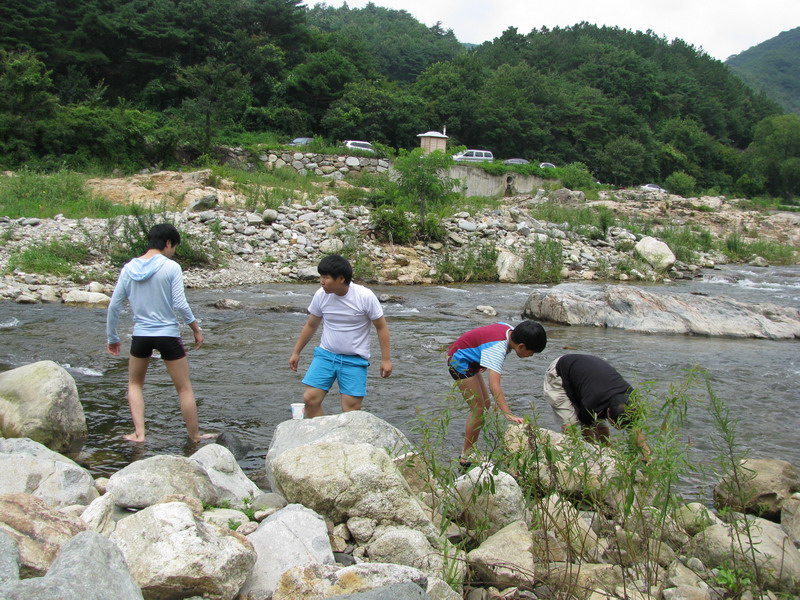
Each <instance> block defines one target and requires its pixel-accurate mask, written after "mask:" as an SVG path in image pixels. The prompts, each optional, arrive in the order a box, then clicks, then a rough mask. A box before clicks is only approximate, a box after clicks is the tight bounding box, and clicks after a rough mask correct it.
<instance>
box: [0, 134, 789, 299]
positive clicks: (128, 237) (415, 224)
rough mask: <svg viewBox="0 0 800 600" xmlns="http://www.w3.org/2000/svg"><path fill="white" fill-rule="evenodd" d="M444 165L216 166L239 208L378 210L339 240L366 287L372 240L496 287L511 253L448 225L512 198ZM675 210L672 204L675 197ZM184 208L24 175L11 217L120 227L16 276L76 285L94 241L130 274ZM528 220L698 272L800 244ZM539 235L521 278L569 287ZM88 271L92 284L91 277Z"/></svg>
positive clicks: (555, 209)
mask: <svg viewBox="0 0 800 600" xmlns="http://www.w3.org/2000/svg"><path fill="white" fill-rule="evenodd" d="M434 158H435V159H437V160H438V161H439V162H436V161H430V162H429V163H428V162H427V161H428V160H429V159H430V157H423V156H422V153H421V150H419V149H415V150H414V151H411V152H405V151H403V152H401V154H400V157H399V158H398V162H397V165H396V168H395V169H394V171H393V173H392V174H391V175H389V174H387V173H384V174H368V173H364V174H361V175H359V176H357V177H355V178H352V179H350V184H349V185H337V183H336V182H334V181H332V180H328V179H324V178H321V177H317V176H314V175H305V176H302V175H299V174H298V173H297V172H296V171H294V170H293V169H276V170H273V171H266V170H253V171H249V170H245V169H236V168H233V167H231V166H225V165H213V166H211V167H210V175H209V176H208V177H209V183H210V184H211V185H214V186H223V187H225V188H226V189H233V190H235V192H236V193H237V195H238V197H239V198H241V199H243V200H241V205H238V206H230V207H228V208H239V209H242V208H243V209H245V210H247V211H250V212H255V213H259V214H260V213H262V212H263V211H265V210H267V209H271V210H285V209H286V208H288V206H290V205H296V204H298V203H300V204H303V203H306V202H308V201H312V202H313V201H316V199H318V198H321V197H324V196H326V195H333V196H336V198H337V203H339V204H340V205H341V206H342V207H343V208H345V209H346V208H353V209H354V210H357V211H358V210H362V209H361V208H358V207H367V208H369V215H370V216H369V222H370V226H369V228H368V230H366V231H359V230H351V229H348V228H344V229H342V230H341V231H338V232H337V233H336V234H335V237H338V238H340V239H341V240H342V241H343V243H344V247H343V250H342V252H343V253H344V254H345V255H347V256H348V257H349V258H350V259H351V261H352V262H353V264H354V266H355V272H356V276H357V277H358V278H360V279H362V280H367V281H369V280H374V279H375V278H376V277H377V276H378V275H379V273H377V272H376V270H375V269H376V267H375V264H374V260H373V257H372V256H371V255H370V254H369V252H368V251H367V250H366V249H365V246H364V244H363V243H362V240H363V237H362V236H370V237H374V238H375V239H376V240H377V241H379V242H381V243H384V244H388V245H389V246H391V245H400V246H414V245H415V244H424V245H426V246H430V247H431V248H438V249H439V252H438V256H437V257H436V260H435V264H434V265H433V267H434V269H433V271H432V277H433V279H434V280H435V281H439V282H442V283H448V282H466V281H471V282H477V281H496V280H497V279H498V264H497V263H498V256H499V250H498V249H497V248H496V247H495V245H494V244H493V243H491V241H487V242H486V243H481V242H480V241H479V240H478V241H473V242H471V243H470V244H468V245H466V246H464V247H462V248H460V249H459V250H458V251H457V252H456V251H455V249H454V248H452V247H451V244H448V240H449V237H448V236H449V235H451V233H450V232H448V229H447V228H446V227H445V226H444V222H445V221H446V220H448V219H449V220H451V221H452V220H453V219H456V218H461V216H466V215H470V216H473V215H478V214H480V213H483V212H486V211H489V212H491V211H495V210H498V209H500V208H501V207H502V206H503V200H502V199H500V198H482V197H471V198H464V197H462V196H461V195H459V194H458V193H454V192H453V191H452V189H453V185H452V184H453V182H452V181H449V180H447V178H444V179H443V178H442V177H441V175H440V173H441V172H443V170H444V169H445V168H446V167H447V166H448V165H449V164H452V160H451V159H450V157H449V156H447V155H444V154H439V153H437V154H435V155H434ZM420 163H425V166H426V168H421V167H420ZM433 167H435V168H433ZM147 183H148V180H144V185H145V187H146V186H147ZM551 187H557V186H551ZM611 198H612V199H613V195H612V196H611ZM175 200H176V201H178V200H179V198H176V199H175ZM31 201H34V202H36V204H37V207H38V208H37V211H36V212H34V213H33V214H31V213H30V212H29V208H28V207H29V203H30V202H31ZM666 202H667V204H668V202H669V201H666ZM173 208H174V207H172V206H171V205H169V206H168V205H167V204H166V203H165V202H162V203H161V204H156V205H153V206H150V207H149V208H145V207H142V206H139V205H137V204H132V203H124V204H113V203H111V202H109V201H107V200H105V199H104V198H102V197H100V196H99V195H98V194H97V193H95V192H92V191H91V190H90V188H89V187H88V186H87V185H86V177H85V176H83V175H80V174H78V173H75V172H70V171H59V172H56V173H48V174H43V173H41V174H40V173H33V172H30V171H23V172H21V173H19V174H15V175H14V176H12V177H2V178H0V214H4V215H7V216H8V217H10V218H14V219H16V218H22V219H26V218H27V219H29V218H31V217H33V218H53V217H56V216H57V215H63V216H64V217H65V218H73V219H83V218H100V219H108V227H107V231H108V235H107V236H105V238H104V239H95V238H92V239H89V238H87V239H86V240H80V241H78V240H76V241H70V240H50V241H48V242H46V243H44V244H43V245H41V246H37V247H34V248H28V249H26V250H25V252H24V253H20V252H18V253H17V254H15V255H14V256H13V257H11V260H9V262H8V264H7V266H6V271H7V272H13V271H14V270H20V271H22V272H29V273H46V274H51V275H58V276H65V277H68V276H71V275H74V274H75V273H76V272H77V271H76V269H75V268H74V267H76V266H78V265H80V264H83V263H85V262H86V260H90V259H91V258H92V256H93V255H90V256H89V257H86V256H85V255H84V250H83V248H84V247H86V246H87V245H88V247H89V248H92V249H95V248H103V249H104V252H105V253H106V255H107V256H108V257H110V261H111V263H112V264H113V265H114V266H119V265H121V264H122V263H123V262H124V261H125V260H127V259H128V258H129V257H130V256H138V255H140V254H142V253H143V252H144V251H145V249H146V232H147V230H148V229H149V226H150V225H152V224H154V223H155V222H156V221H158V220H161V221H164V220H166V221H170V220H171V219H172V217H171V216H170V215H171V210H173ZM708 210H710V211H711V212H712V213H713V211H714V209H708ZM706 212H708V211H699V213H698V214H700V215H701V216H702V215H704V214H705V213H706ZM459 215H461V216H459ZM525 215H526V216H527V217H528V218H529V219H530V222H531V223H532V224H533V223H540V225H538V227H545V228H552V227H553V226H557V228H558V229H560V230H561V231H562V232H565V233H568V234H569V235H574V236H578V237H579V238H581V239H585V240H587V243H589V244H593V243H596V244H608V243H610V242H609V240H612V239H614V238H613V236H616V235H618V233H619V231H620V230H626V231H627V232H630V233H632V234H634V235H635V236H638V237H641V236H645V235H652V236H654V237H657V238H658V239H661V240H663V241H664V242H666V243H667V245H668V246H669V247H670V249H671V250H672V251H673V253H674V254H675V255H676V258H677V259H678V260H679V261H681V262H682V263H685V264H697V261H698V260H699V259H700V257H701V256H702V255H708V254H709V253H714V252H717V253H721V254H724V255H725V256H727V257H728V259H729V260H731V261H733V262H746V261H749V260H752V259H753V257H754V256H759V257H761V258H763V259H764V260H766V261H767V262H769V263H771V264H793V263H794V262H796V260H797V253H796V249H795V248H793V247H791V246H788V245H785V244H780V243H777V242H775V241H770V240H766V239H760V238H758V237H756V236H755V235H754V232H752V231H745V230H743V231H730V232H728V233H725V234H724V235H719V234H717V235H714V234H712V233H711V231H710V230H709V229H708V228H706V227H704V226H703V224H702V222H697V223H692V222H688V223H682V224H680V225H678V224H675V223H674V222H673V220H672V219H671V218H670V217H669V214H667V215H666V218H664V217H663V216H646V215H644V214H640V213H638V212H637V211H630V212H614V211H612V210H611V209H610V208H608V206H606V205H605V204H602V203H597V204H583V203H578V204H562V203H559V202H551V201H546V202H531V203H529V204H528V205H527V207H526V208H525ZM541 224H544V225H541ZM209 228H210V231H211V234H212V235H213V236H216V237H217V238H219V236H220V233H221V231H220V228H219V223H214V222H211V223H210V224H209ZM13 230H14V228H13V227H10V228H8V229H7V230H6V232H5V233H4V239H2V240H0V244H4V243H5V241H6V240H8V239H9V236H11V235H13ZM542 231H544V230H542ZM612 232H613V236H612ZM561 235H563V234H561ZM537 236H539V234H537ZM537 236H534V239H532V241H531V244H532V245H530V247H527V246H526V248H525V249H520V250H518V251H517V254H518V256H519V258H520V259H522V267H521V270H520V272H519V274H518V277H519V281H520V282H532V283H557V282H559V281H560V280H561V278H562V276H563V274H562V271H563V268H564V264H565V255H564V251H563V247H562V244H561V243H560V242H559V241H558V240H557V239H553V238H550V237H546V236H542V237H541V239H540V238H539V237H537ZM89 237H91V236H89ZM95 237H96V236H95ZM630 240H631V241H629V242H626V241H624V240H619V239H616V240H615V241H614V245H615V247H616V249H617V250H619V251H622V252H624V251H626V250H632V249H633V245H634V242H635V238H634V237H633V236H631V237H630ZM626 244H629V246H626ZM95 254H96V252H95ZM177 257H178V259H179V260H180V261H181V262H182V263H183V264H184V266H185V267H201V268H203V267H217V266H224V264H225V262H226V256H225V255H224V254H223V252H221V251H220V250H219V248H218V246H217V244H216V243H212V244H210V245H209V244H207V243H206V244H200V243H196V241H195V240H193V239H192V236H191V235H185V236H184V240H183V243H182V244H181V245H180V246H179V247H178V253H177ZM265 260H267V259H265ZM614 263H615V264H613V265H611V264H606V262H605V261H603V260H602V259H601V260H600V261H599V262H598V263H597V265H596V266H595V268H594V271H595V277H596V278H600V279H604V278H605V279H611V280H613V279H617V278H619V277H620V275H621V274H622V275H627V276H628V277H629V278H631V279H638V278H641V277H642V275H641V274H642V273H646V272H647V271H648V266H647V265H646V264H644V263H643V262H641V260H640V259H637V257H636V256H635V255H634V254H633V253H631V256H630V258H629V259H628V260H627V261H626V260H615V261H614ZM70 265H72V266H70ZM81 271H82V272H83V275H84V276H86V270H85V269H82V270H81ZM93 275H95V276H96V277H98V278H100V279H104V278H106V277H108V276H110V275H108V274H105V275H104V274H103V273H93Z"/></svg>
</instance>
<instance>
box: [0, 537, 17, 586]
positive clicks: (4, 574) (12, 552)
mask: <svg viewBox="0 0 800 600" xmlns="http://www.w3.org/2000/svg"><path fill="white" fill-rule="evenodd" d="M19 567H20V560H19V548H17V542H16V541H15V540H14V538H13V537H11V535H10V534H8V533H7V532H5V531H3V530H2V529H0V589H2V586H3V584H5V583H8V582H10V581H18V580H19Z"/></svg>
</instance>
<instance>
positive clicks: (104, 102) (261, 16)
mask: <svg viewBox="0 0 800 600" xmlns="http://www.w3.org/2000/svg"><path fill="white" fill-rule="evenodd" d="M445 128H446V131H447V135H448V136H449V140H448V143H449V147H450V148H451V149H452V148H455V147H458V146H467V147H472V148H484V149H488V150H491V151H492V152H493V153H494V155H495V157H497V158H498V159H505V158H511V157H517V158H525V159H529V160H531V161H532V162H535V163H536V164H538V163H539V162H540V161H546V162H551V163H554V164H556V165H559V166H561V165H568V164H572V163H580V164H582V165H584V166H585V167H586V168H587V169H588V170H589V171H590V172H591V173H592V175H593V177H594V178H595V179H596V180H598V181H602V182H604V183H607V184H611V185H615V186H630V185H637V184H641V183H644V182H650V181H652V182H656V183H663V182H665V181H667V180H668V179H669V178H670V177H672V178H673V179H674V178H675V177H678V178H679V179H682V180H684V181H690V182H691V183H692V187H695V188H697V189H698V190H701V191H708V192H712V193H722V194H737V195H741V196H747V197H757V196H763V195H766V196H771V197H780V198H783V199H785V200H786V201H792V199H793V198H794V196H795V195H796V194H797V193H798V190H800V148H797V147H796V146H797V145H798V144H796V143H794V142H792V140H794V139H795V138H796V137H797V138H800V135H798V132H800V117H797V116H796V115H786V114H783V110H782V109H781V107H780V106H779V105H778V104H777V103H776V102H774V101H773V100H770V99H769V98H768V97H767V95H765V94H763V93H759V92H755V91H753V90H752V89H751V88H750V87H749V86H748V85H746V84H745V83H744V82H743V80H742V79H741V78H740V77H738V76H737V75H736V74H734V73H733V72H732V71H731V69H730V68H729V67H728V66H726V65H725V64H723V63H722V62H720V61H717V60H715V59H713V58H711V57H710V56H708V55H707V54H705V53H704V52H703V51H702V50H698V49H697V48H695V47H693V46H691V45H689V44H687V43H685V42H683V41H682V40H679V39H676V40H667V39H665V38H663V37H660V36H658V35H657V33H654V32H652V31H648V32H640V31H629V30H624V29H619V28H614V27H598V26H595V25H592V24H589V23H579V24H576V25H574V26H572V27H565V28H556V29H541V30H533V31H530V32H520V31H517V30H516V29H515V28H513V27H511V28H509V29H507V30H506V31H505V32H504V33H503V34H502V35H501V36H500V37H498V38H496V39H494V40H492V41H490V42H486V43H484V44H481V45H479V46H476V47H474V48H467V47H466V46H465V45H464V44H461V43H460V42H459V41H458V40H457V39H456V38H455V36H454V35H453V33H452V31H450V30H447V29H446V28H445V27H444V26H443V25H442V24H436V25H434V26H430V27H429V26H426V25H423V24H421V23H419V22H418V21H417V20H416V19H414V18H413V17H412V16H411V15H410V14H409V13H407V12H406V11H402V10H399V11H398V10H390V9H386V8H382V7H379V6H376V5H374V4H368V5H367V6H366V7H364V8H349V7H347V5H344V6H343V7H340V8H332V7H328V6H326V5H317V6H312V7H307V6H306V5H304V4H302V3H301V1H300V0H203V1H202V2H201V1H200V0H156V1H152V0H41V1H39V2H35V3H32V2H29V1H28V0H5V1H4V2H3V3H2V4H0V168H4V169H19V168H21V167H27V168H31V169H45V170H53V169H64V168H66V169H77V170H96V169H98V168H106V169H109V168H118V169H122V170H124V171H126V172H133V171H135V170H138V169H141V168H142V167H144V166H158V167H162V168H163V167H166V166H172V165H177V164H185V163H187V162H198V161H200V162H202V161H206V160H208V159H209V158H211V159H213V157H214V152H215V148H217V147H218V146H221V145H228V146H230V145H236V146H241V147H246V148H252V149H253V151H254V152H255V151H257V149H258V148H259V147H262V148H263V146H264V145H267V146H269V145H272V146H277V145H280V144H284V143H286V142H288V141H289V140H291V139H292V138H293V137H296V136H308V137H316V138H318V139H319V140H321V141H322V142H324V143H325V144H329V145H336V144H338V143H340V142H341V141H342V140H344V139H361V140H367V141H370V142H372V143H374V144H378V145H379V146H378V147H379V150H380V152H381V153H382V154H383V155H384V156H387V157H390V158H391V156H393V155H394V154H396V153H397V152H398V151H403V150H407V149H410V148H413V147H415V146H417V145H418V138H417V137H416V136H417V135H418V134H419V133H421V132H425V131H428V130H432V129H433V130H438V131H442V130H444V129H445ZM259 145H261V146H259Z"/></svg>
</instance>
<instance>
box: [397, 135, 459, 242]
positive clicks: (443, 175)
mask: <svg viewBox="0 0 800 600" xmlns="http://www.w3.org/2000/svg"><path fill="white" fill-rule="evenodd" d="M452 165H453V157H452V156H451V155H449V154H447V153H445V152H442V151H441V150H435V151H433V152H431V153H430V154H425V152H424V151H423V150H422V148H414V149H413V150H411V151H410V152H409V151H406V150H400V152H399V155H398V157H397V158H396V159H395V162H394V169H395V171H397V173H398V174H399V177H398V179H397V187H398V191H399V192H400V194H401V195H403V196H405V197H406V198H408V199H410V200H411V201H412V202H414V203H415V204H416V206H418V207H419V228H420V229H421V230H422V229H424V228H425V222H426V220H427V210H428V207H429V206H431V205H436V204H441V203H443V202H445V201H446V200H447V199H449V198H452V196H453V187H454V185H455V184H456V181H455V180H454V179H452V178H451V177H449V176H448V175H447V170H448V169H449V168H450V167H451V166H452Z"/></svg>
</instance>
